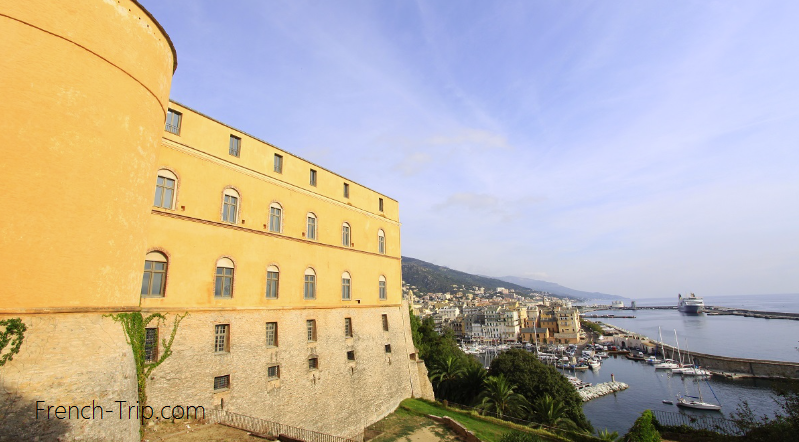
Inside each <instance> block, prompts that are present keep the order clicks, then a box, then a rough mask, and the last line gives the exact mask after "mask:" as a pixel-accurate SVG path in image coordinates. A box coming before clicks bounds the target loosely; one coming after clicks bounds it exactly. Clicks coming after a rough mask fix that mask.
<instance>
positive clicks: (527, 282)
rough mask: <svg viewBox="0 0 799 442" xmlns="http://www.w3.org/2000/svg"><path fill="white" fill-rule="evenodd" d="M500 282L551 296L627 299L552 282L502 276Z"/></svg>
mask: <svg viewBox="0 0 799 442" xmlns="http://www.w3.org/2000/svg"><path fill="white" fill-rule="evenodd" d="M497 279H499V280H500V281H505V282H508V283H512V284H517V285H520V286H522V287H527V288H528V289H533V290H538V291H542V292H549V293H552V294H553V295H561V296H568V297H570V298H584V299H609V300H613V299H620V300H621V299H628V298H625V297H623V296H616V295H608V294H606V293H598V292H584V291H582V290H575V289H570V288H568V287H563V286H562V285H560V284H555V283H554V282H547V281H539V280H537V279H530V278H520V277H518V276H502V277H499V278H497Z"/></svg>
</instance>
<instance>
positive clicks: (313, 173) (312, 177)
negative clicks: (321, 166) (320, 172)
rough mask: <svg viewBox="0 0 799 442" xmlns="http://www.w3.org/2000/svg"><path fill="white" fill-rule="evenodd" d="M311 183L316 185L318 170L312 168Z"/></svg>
mask: <svg viewBox="0 0 799 442" xmlns="http://www.w3.org/2000/svg"><path fill="white" fill-rule="evenodd" d="M311 185H312V186H314V187H316V171H315V170H313V169H311Z"/></svg>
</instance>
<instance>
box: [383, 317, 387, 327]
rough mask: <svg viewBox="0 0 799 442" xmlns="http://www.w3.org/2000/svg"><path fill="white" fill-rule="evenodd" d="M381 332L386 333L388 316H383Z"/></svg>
mask: <svg viewBox="0 0 799 442" xmlns="http://www.w3.org/2000/svg"><path fill="white" fill-rule="evenodd" d="M383 330H384V331H388V315H383Z"/></svg>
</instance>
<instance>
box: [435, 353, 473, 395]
mask: <svg viewBox="0 0 799 442" xmlns="http://www.w3.org/2000/svg"><path fill="white" fill-rule="evenodd" d="M464 374H465V370H464V369H463V366H462V365H461V361H460V360H459V359H458V358H455V357H453V356H448V357H447V359H446V360H444V361H441V362H439V363H438V364H436V365H435V367H433V370H432V371H431V372H430V382H432V383H433V384H434V385H435V386H436V390H438V393H439V395H440V396H445V393H447V389H448V388H447V386H448V385H449V384H451V383H452V381H455V380H457V379H460V378H461V377H463V375H464Z"/></svg>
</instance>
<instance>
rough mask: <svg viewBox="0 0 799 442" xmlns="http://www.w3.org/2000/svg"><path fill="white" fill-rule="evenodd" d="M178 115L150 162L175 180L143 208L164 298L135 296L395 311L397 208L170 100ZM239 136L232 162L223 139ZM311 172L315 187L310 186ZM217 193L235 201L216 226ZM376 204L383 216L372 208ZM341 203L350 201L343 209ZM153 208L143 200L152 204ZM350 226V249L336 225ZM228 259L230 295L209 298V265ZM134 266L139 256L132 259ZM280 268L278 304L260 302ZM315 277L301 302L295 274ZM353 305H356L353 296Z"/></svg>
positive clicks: (169, 302) (167, 301)
mask: <svg viewBox="0 0 799 442" xmlns="http://www.w3.org/2000/svg"><path fill="white" fill-rule="evenodd" d="M170 108H171V109H173V110H176V111H179V112H181V113H182V123H181V130H180V135H174V134H171V133H169V132H166V131H164V139H163V140H162V149H161V154H160V157H159V161H158V165H157V166H156V167H154V168H153V171H152V172H151V175H150V176H151V177H152V181H151V183H152V184H151V189H150V195H154V192H155V181H156V174H157V172H158V170H159V169H166V170H169V171H170V172H172V173H173V174H175V175H176V176H177V178H178V182H177V191H176V202H175V204H174V206H173V209H171V210H170V209H163V208H156V207H153V208H152V215H151V224H150V235H149V240H148V250H157V251H161V252H163V253H164V254H165V255H167V257H168V260H169V264H168V270H167V283H166V291H165V296H164V297H163V298H143V299H142V307H145V308H150V309H162V308H170V309H182V308H185V309H189V310H190V309H196V308H199V309H203V308H255V307H261V308H264V307H266V308H272V307H281V308H285V307H295V308H305V307H350V306H360V307H366V306H374V305H396V304H399V303H400V301H401V297H402V290H401V284H402V283H401V281H402V276H401V264H400V237H399V223H398V221H397V213H398V206H397V202H396V201H394V200H392V199H390V198H388V197H385V196H384V195H381V194H378V193H376V192H374V191H373V190H370V189H367V188H365V187H363V186H360V185H358V184H356V183H353V182H352V181H348V180H347V181H346V182H348V183H350V198H349V199H346V198H344V197H343V192H342V184H343V183H344V182H345V180H344V179H343V178H341V177H339V176H337V175H335V174H333V173H331V172H329V171H326V170H324V169H322V168H321V167H318V166H315V165H312V164H311V163H308V162H306V161H304V160H302V159H300V158H297V157H295V156H293V155H291V154H289V153H286V152H283V151H280V150H277V149H276V148H275V147H273V146H271V145H269V144H267V143H264V142H262V141H259V140H256V139H254V138H252V137H248V136H247V135H244V134H242V133H241V132H239V131H236V130H234V129H231V128H229V127H228V126H225V125H223V124H222V123H219V122H217V121H214V120H212V119H210V118H208V117H205V116H203V115H201V114H199V113H196V112H195V111H193V110H191V109H189V108H186V107H185V106H181V105H179V104H177V103H174V102H173V103H171V104H170ZM231 134H234V135H236V136H240V137H241V138H242V143H241V156H240V157H238V158H237V157H234V156H231V155H229V152H228V146H229V140H230V135H231ZM275 152H278V153H279V154H281V155H283V173H282V174H280V173H276V172H274V170H273V160H274V154H275ZM310 168H314V169H315V170H317V183H318V187H313V186H310V185H309V169H310ZM225 188H234V189H235V190H237V192H238V193H239V195H240V197H241V198H240V201H239V205H240V209H239V219H238V222H237V223H236V224H235V225H233V224H230V223H226V222H223V221H222V199H223V191H224V189H225ZM378 198H383V200H384V212H383V213H380V212H379V211H378ZM274 202H277V203H279V204H280V205H281V207H282V209H283V226H282V232H280V233H273V232H270V231H269V206H270V204H272V203H274ZM348 203H349V204H348ZM151 204H152V203H151ZM309 212H312V213H314V214H315V215H316V217H317V230H318V232H317V239H316V240H308V239H307V238H306V237H305V233H306V228H307V214H308V213H309ZM344 222H347V223H348V224H349V225H350V229H351V241H352V243H353V244H354V246H353V247H343V246H342V243H341V227H342V224H343V223H344ZM380 229H382V230H383V232H384V233H385V237H386V254H385V255H381V254H379V253H378V230H380ZM223 256H224V257H229V258H230V259H232V260H233V261H234V263H235V266H236V270H235V278H234V289H233V291H234V292H233V296H232V298H231V299H219V298H214V282H215V271H216V262H217V260H218V259H219V258H221V257H223ZM140 260H141V263H142V264H141V267H143V262H144V255H143V254H142V255H141V256H140ZM270 265H275V266H277V267H278V268H279V270H280V289H279V296H278V299H266V297H265V291H266V269H267V266H270ZM309 267H310V268H313V269H314V270H315V272H316V280H317V297H316V299H315V300H305V299H303V283H304V274H305V270H306V269H307V268H309ZM345 271H346V272H349V273H350V275H351V278H352V296H351V300H349V301H346V300H342V299H341V298H342V297H341V276H342V273H343V272H345ZM381 275H383V276H385V278H386V282H387V299H386V300H379V285H378V281H379V277H380V276H381ZM358 299H360V300H361V302H360V304H359V303H358V302H357V300H358Z"/></svg>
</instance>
